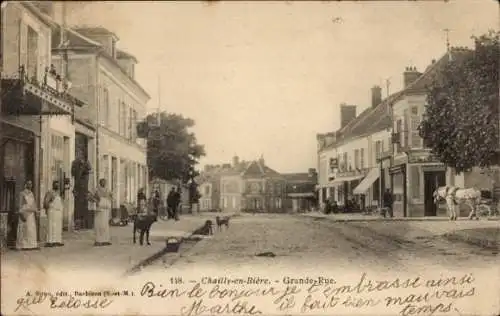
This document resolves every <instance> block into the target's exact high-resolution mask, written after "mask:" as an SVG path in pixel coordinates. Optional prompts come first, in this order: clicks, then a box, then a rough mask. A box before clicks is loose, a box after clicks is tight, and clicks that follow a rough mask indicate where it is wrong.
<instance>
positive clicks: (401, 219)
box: [296, 215, 500, 223]
mask: <svg viewBox="0 0 500 316" xmlns="http://www.w3.org/2000/svg"><path fill="white" fill-rule="evenodd" d="M296 216H298V217H310V218H313V219H324V220H329V221H331V222H337V223H346V222H447V221H450V220H449V219H448V218H446V217H436V218H422V217H393V218H334V217H328V216H322V215H296ZM481 220H483V221H500V218H484V219H481ZM459 221H469V219H468V218H463V219H459Z"/></svg>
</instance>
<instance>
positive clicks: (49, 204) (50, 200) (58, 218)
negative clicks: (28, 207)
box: [43, 181, 64, 247]
mask: <svg viewBox="0 0 500 316" xmlns="http://www.w3.org/2000/svg"><path fill="white" fill-rule="evenodd" d="M43 208H44V209H45V211H46V212H47V217H48V222H49V223H48V224H49V227H48V232H47V243H46V244H45V247H60V246H64V244H63V242H62V226H63V202H62V199H61V195H60V193H59V181H53V182H52V190H50V191H48V192H47V193H46V194H45V198H44V199H43Z"/></svg>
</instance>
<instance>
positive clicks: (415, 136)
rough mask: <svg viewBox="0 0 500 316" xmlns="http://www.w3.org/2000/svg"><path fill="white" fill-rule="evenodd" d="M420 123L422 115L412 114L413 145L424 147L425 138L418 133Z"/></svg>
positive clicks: (413, 146)
mask: <svg viewBox="0 0 500 316" xmlns="http://www.w3.org/2000/svg"><path fill="white" fill-rule="evenodd" d="M419 125H420V116H418V115H412V117H411V147H412V148H422V146H423V140H422V138H421V137H420V135H419V134H418V126H419Z"/></svg>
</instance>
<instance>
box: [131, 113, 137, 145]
mask: <svg viewBox="0 0 500 316" xmlns="http://www.w3.org/2000/svg"><path fill="white" fill-rule="evenodd" d="M131 116H132V120H131V121H132V127H131V128H132V137H131V138H132V141H134V142H135V141H136V139H137V129H136V128H135V125H136V124H137V111H136V110H132V115H131Z"/></svg>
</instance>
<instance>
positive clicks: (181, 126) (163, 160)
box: [146, 112, 205, 184]
mask: <svg viewBox="0 0 500 316" xmlns="http://www.w3.org/2000/svg"><path fill="white" fill-rule="evenodd" d="M159 115H160V119H159V121H160V122H159V124H158V114H156V113H155V114H150V115H148V116H147V118H146V122H147V123H148V124H147V125H148V137H147V140H148V152H147V155H148V167H149V176H150V178H153V177H158V178H161V179H164V180H181V181H182V182H183V183H184V184H186V183H187V182H188V181H189V180H190V179H191V178H193V177H195V176H196V175H197V171H196V170H195V169H194V167H195V166H196V164H197V163H198V160H199V158H201V157H203V156H205V148H204V146H203V145H200V144H198V143H197V140H196V136H195V134H194V133H192V132H190V131H189V129H190V128H192V127H193V126H194V124H195V122H194V120H192V119H190V118H185V117H183V116H182V115H179V114H172V113H166V112H162V113H160V114H159Z"/></svg>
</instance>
